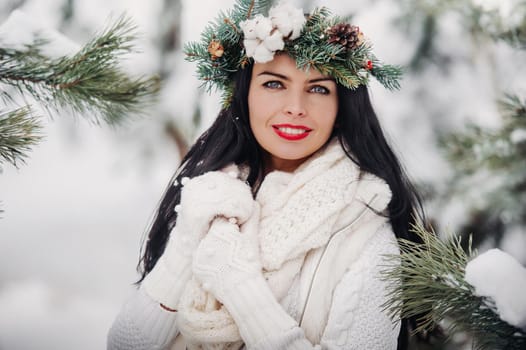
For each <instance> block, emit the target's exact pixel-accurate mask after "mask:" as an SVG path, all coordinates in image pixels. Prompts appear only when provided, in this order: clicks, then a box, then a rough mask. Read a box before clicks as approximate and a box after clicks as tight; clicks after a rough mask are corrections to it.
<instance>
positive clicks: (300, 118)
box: [248, 54, 338, 171]
mask: <svg viewBox="0 0 526 350" xmlns="http://www.w3.org/2000/svg"><path fill="white" fill-rule="evenodd" d="M248 108H249V113H250V116H249V119H250V127H251V129H252V132H253V133H254V136H255V137H256V140H257V142H258V143H259V145H260V146H261V147H262V148H263V149H264V150H265V151H266V152H267V153H268V156H269V158H268V164H267V171H271V170H283V171H294V170H295V169H296V168H297V167H298V166H299V165H300V164H301V163H303V162H304V161H305V159H307V158H308V157H309V156H310V155H312V154H313V153H314V152H316V151H317V150H318V149H320V147H322V146H323V145H324V144H325V143H326V142H327V140H328V139H329V137H330V135H331V133H332V129H333V127H334V122H335V120H336V114H337V113H338V95H337V91H336V83H335V82H334V79H333V78H330V77H328V76H325V75H322V74H321V73H320V72H319V71H317V70H314V69H311V70H309V72H305V71H303V70H299V69H297V68H296V62H295V61H294V59H292V58H291V57H289V56H288V55H285V54H281V55H276V56H275V57H274V59H273V60H272V61H270V62H267V63H256V64H255V65H254V68H253V70H252V80H251V82H250V90H249V93H248Z"/></svg>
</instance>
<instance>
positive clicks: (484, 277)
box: [465, 249, 526, 330]
mask: <svg viewBox="0 0 526 350" xmlns="http://www.w3.org/2000/svg"><path fill="white" fill-rule="evenodd" d="M465 280H466V281H467V282H468V283H469V284H471V285H472V286H473V287H474V288H475V294H477V295H478V296H484V297H489V298H491V299H492V300H493V301H495V305H496V307H497V311H498V313H499V316H500V318H501V319H502V320H504V321H506V322H508V323H509V324H511V325H514V326H516V327H518V328H522V329H525V330H526V298H524V291H525V290H526V268H524V267H523V266H522V265H521V264H520V263H519V262H518V261H517V260H515V259H514V258H513V257H512V256H511V255H509V254H507V253H505V252H503V251H501V250H500V249H490V250H488V251H487V252H485V253H483V254H480V255H479V256H478V257H476V258H475V259H473V260H471V261H470V262H469V263H468V264H467V266H466V273H465Z"/></svg>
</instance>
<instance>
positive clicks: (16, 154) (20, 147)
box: [0, 107, 42, 167]
mask: <svg viewBox="0 0 526 350" xmlns="http://www.w3.org/2000/svg"><path fill="white" fill-rule="evenodd" d="M41 129H42V127H41V125H40V123H39V122H38V120H37V119H36V118H35V117H33V116H32V115H31V110H30V109H29V107H22V108H19V109H16V110H14V111H9V112H0V164H2V163H3V162H8V163H11V164H12V165H14V166H15V167H17V166H18V162H22V163H23V162H24V159H25V158H26V157H27V152H28V151H29V150H30V149H31V147H32V146H34V145H36V144H37V143H38V142H39V141H40V140H41V139H42V136H41V135H40V131H41Z"/></svg>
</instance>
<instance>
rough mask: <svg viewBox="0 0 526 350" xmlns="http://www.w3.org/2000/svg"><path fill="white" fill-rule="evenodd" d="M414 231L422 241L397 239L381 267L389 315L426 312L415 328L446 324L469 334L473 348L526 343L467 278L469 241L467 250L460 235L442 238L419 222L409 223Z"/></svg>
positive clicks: (492, 349)
mask: <svg viewBox="0 0 526 350" xmlns="http://www.w3.org/2000/svg"><path fill="white" fill-rule="evenodd" d="M413 232H414V233H415V234H417V235H418V236H419V237H421V238H422V240H423V244H419V243H415V242H412V241H408V240H404V239H400V240H399V246H400V250H401V255H390V256H388V257H387V261H388V263H387V265H386V268H385V270H384V271H383V272H382V274H383V278H384V279H385V280H387V281H388V282H389V287H388V290H389V299H390V300H389V301H388V302H387V303H386V304H385V305H384V307H385V309H386V310H388V312H389V313H390V315H391V316H392V317H393V318H394V319H396V318H397V317H400V316H401V317H411V316H418V315H424V316H422V319H421V320H420V323H419V327H418V328H417V329H416V330H415V332H417V331H424V332H425V331H430V330H431V329H433V327H434V326H435V325H436V324H439V323H446V324H449V329H448V333H449V334H453V333H455V332H459V331H464V332H468V333H469V334H471V335H472V336H473V338H474V343H475V349H481V350H482V349H484V350H486V349H487V350H497V349H502V350H504V349H506V350H519V349H524V348H525V346H526V332H525V331H523V330H521V329H519V328H516V327H514V326H512V325H510V324H508V323H506V322H505V321H503V320H501V319H500V317H499V315H498V313H497V312H496V308H495V305H494V302H493V300H491V299H490V298H486V297H480V296H477V295H476V294H475V291H474V287H473V286H471V285H470V284H469V283H467V282H466V281H465V279H464V274H465V268H466V265H467V263H468V261H469V260H470V259H472V258H473V257H474V256H475V254H474V253H473V252H472V251H471V248H470V247H471V244H469V245H468V247H469V248H468V252H467V253H466V252H465V251H464V249H463V248H462V245H461V239H460V238H458V237H457V238H455V237H454V236H450V237H449V238H448V239H446V240H444V241H443V240H441V239H440V238H438V237H437V235H435V233H434V232H429V231H427V230H426V229H425V228H423V227H422V226H415V227H413ZM503 288H505V286H503ZM426 312H428V313H426ZM444 321H445V322H444Z"/></svg>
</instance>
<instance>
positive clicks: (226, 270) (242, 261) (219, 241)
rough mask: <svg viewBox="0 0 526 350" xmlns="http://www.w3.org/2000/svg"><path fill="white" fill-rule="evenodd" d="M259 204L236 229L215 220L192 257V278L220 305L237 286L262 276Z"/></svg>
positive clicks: (225, 221)
mask: <svg viewBox="0 0 526 350" xmlns="http://www.w3.org/2000/svg"><path fill="white" fill-rule="evenodd" d="M258 226H259V205H258V204H257V203H255V204H254V211H253V214H252V216H251V217H250V219H248V221H247V222H245V224H243V225H241V227H239V226H238V225H237V224H235V223H232V222H230V221H229V220H228V219H227V218H225V217H218V218H216V219H215V220H214V221H213V223H212V225H211V226H210V231H209V232H208V234H207V236H206V237H205V238H203V240H202V241H201V243H200V244H199V247H198V248H197V250H196V251H195V254H194V262H193V272H194V276H195V277H196V278H197V279H198V280H199V281H201V283H202V285H203V289H205V290H206V291H209V292H211V293H212V294H213V295H214V296H215V297H216V298H217V299H218V300H219V301H221V302H223V301H224V297H225V295H226V294H227V293H228V291H229V290H230V289H232V288H235V287H236V286H237V285H238V284H239V283H242V282H243V281H246V280H247V279H249V278H252V277H255V276H259V275H262V272H261V262H260V258H259V243H258V236H257V233H258Z"/></svg>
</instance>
